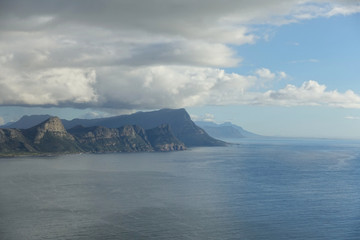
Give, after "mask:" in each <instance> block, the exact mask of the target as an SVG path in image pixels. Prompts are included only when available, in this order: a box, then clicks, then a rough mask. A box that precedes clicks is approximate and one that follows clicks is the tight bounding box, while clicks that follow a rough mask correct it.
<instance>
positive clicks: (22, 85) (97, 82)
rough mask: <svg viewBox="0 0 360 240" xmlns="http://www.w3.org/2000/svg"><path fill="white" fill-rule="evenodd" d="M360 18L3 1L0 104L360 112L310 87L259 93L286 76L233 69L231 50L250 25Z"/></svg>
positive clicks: (355, 7) (286, 9) (250, 38)
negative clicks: (303, 108)
mask: <svg viewBox="0 0 360 240" xmlns="http://www.w3.org/2000/svg"><path fill="white" fill-rule="evenodd" d="M357 12H360V5H359V3H358V1H351V0H349V1H323V0H318V1H310V0H305V1H303V0H302V1H299V0H286V1H285V0H266V1H265V0H255V1H239V0H230V1H226V3H225V2H221V1H215V0H210V1H209V0H206V1H205V0H199V1H188V0H184V1H167V0H149V1H140V0H121V1H115V0H110V1H95V0H93V1H91V0H86V1H85V0H77V1H67V0H65V1H64V0H49V1H40V0H31V1H28V0H4V1H1V2H0V104H1V105H24V106H59V107H63V106H67V107H68V106H69V107H80V108H81V107H99V108H101V107H106V108H115V109H154V108H161V107H188V106H199V105H207V104H212V105H225V104H262V105H268V104H271V105H284V106H296V105H327V106H334V107H351V108H360V97H359V96H358V95H357V94H356V93H354V92H352V91H351V90H349V91H347V92H344V93H340V92H338V91H336V90H333V91H331V90H330V91H328V90H326V87H325V86H324V85H321V84H319V83H317V82H315V81H308V82H305V83H304V84H303V85H302V86H299V87H296V86H293V85H287V86H286V87H285V88H283V89H280V90H268V91H266V90H264V91H262V92H261V90H263V89H265V88H266V87H267V86H268V83H269V82H271V81H277V80H280V79H286V77H287V75H286V73H285V72H282V71H277V70H276V71H272V70H270V69H266V68H259V69H255V70H254V72H253V74H252V75H241V74H236V73H228V72H226V71H225V70H224V69H226V68H229V67H236V66H239V64H241V62H242V58H241V56H239V55H238V53H237V52H236V51H235V48H234V46H237V45H243V44H256V41H257V40H258V39H260V38H265V37H266V36H264V35H263V33H261V32H258V31H257V30H256V28H254V27H253V26H254V24H264V25H268V24H270V25H282V24H289V23H293V22H299V21H302V20H304V19H311V18H317V17H331V16H335V15H349V14H354V13H357Z"/></svg>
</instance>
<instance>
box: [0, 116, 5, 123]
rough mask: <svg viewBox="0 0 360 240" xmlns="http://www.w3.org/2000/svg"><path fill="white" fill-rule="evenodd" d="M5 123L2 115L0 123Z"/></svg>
mask: <svg viewBox="0 0 360 240" xmlns="http://www.w3.org/2000/svg"><path fill="white" fill-rule="evenodd" d="M4 124H5V121H4V118H2V117H0V125H4Z"/></svg>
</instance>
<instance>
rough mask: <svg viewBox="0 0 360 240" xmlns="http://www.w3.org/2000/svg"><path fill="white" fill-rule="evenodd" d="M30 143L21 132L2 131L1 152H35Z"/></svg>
mask: <svg viewBox="0 0 360 240" xmlns="http://www.w3.org/2000/svg"><path fill="white" fill-rule="evenodd" d="M35 151H36V150H35V149H34V148H33V147H32V146H31V144H30V142H29V141H28V140H27V139H26V138H25V136H24V135H23V134H22V132H21V131H20V130H17V129H0V152H3V153H12V152H22V153H28V152H35Z"/></svg>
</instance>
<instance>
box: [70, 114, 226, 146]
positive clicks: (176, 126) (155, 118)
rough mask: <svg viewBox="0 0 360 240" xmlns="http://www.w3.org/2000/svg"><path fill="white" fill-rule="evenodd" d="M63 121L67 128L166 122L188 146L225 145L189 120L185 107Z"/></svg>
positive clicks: (151, 124)
mask: <svg viewBox="0 0 360 240" xmlns="http://www.w3.org/2000/svg"><path fill="white" fill-rule="evenodd" d="M63 123H64V126H65V127H66V128H67V129H69V128H72V127H74V126H77V125H82V126H85V127H90V126H103V127H108V128H119V127H121V126H125V125H138V126H140V127H142V128H144V129H151V128H155V127H157V126H160V125H162V124H168V125H169V126H170V128H171V130H172V132H173V133H174V135H175V137H176V138H178V139H179V140H180V141H182V142H183V143H185V145H186V146H188V147H193V146H222V145H225V143H224V142H222V141H219V140H217V139H214V138H212V137H210V136H209V135H208V134H207V133H206V132H205V131H204V130H203V129H201V128H200V127H198V126H197V125H196V124H195V123H194V122H193V121H192V120H191V118H190V116H189V114H188V113H187V112H186V110H185V109H162V110H159V111H152V112H138V113H134V114H131V115H121V116H116V117H109V118H99V119H74V120H71V121H67V120H63Z"/></svg>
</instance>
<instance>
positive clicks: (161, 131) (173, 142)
mask: <svg viewBox="0 0 360 240" xmlns="http://www.w3.org/2000/svg"><path fill="white" fill-rule="evenodd" d="M146 134H147V135H148V138H149V141H150V142H151V145H152V146H153V147H154V149H155V150H156V151H161V152H166V151H176V150H185V149H186V147H185V144H184V143H182V142H181V141H180V140H179V139H177V138H176V137H175V136H174V134H173V133H172V131H171V129H170V125H168V124H162V125H160V126H159V127H156V128H152V129H148V130H146Z"/></svg>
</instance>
